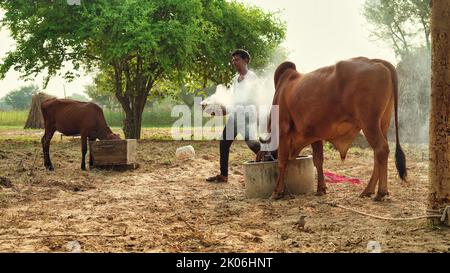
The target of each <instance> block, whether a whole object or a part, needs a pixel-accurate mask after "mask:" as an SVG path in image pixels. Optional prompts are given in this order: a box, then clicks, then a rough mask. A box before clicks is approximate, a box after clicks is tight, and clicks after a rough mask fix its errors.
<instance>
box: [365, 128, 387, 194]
mask: <svg viewBox="0 0 450 273" xmlns="http://www.w3.org/2000/svg"><path fill="white" fill-rule="evenodd" d="M363 131H364V135H365V136H366V138H367V142H369V144H370V146H372V148H373V151H374V160H375V164H374V173H375V172H376V170H375V169H377V170H378V181H379V182H378V192H377V195H376V196H375V199H374V200H375V201H381V200H382V199H383V197H384V196H386V195H389V192H388V190H387V160H388V157H389V145H388V143H387V141H386V138H385V137H384V135H383V133H382V131H381V128H380V127H377V128H369V129H365V130H364V129H363ZM375 175H376V174H375ZM369 186H370V183H369ZM372 186H373V185H372ZM373 187H374V186H373ZM369 190H370V189H369Z"/></svg>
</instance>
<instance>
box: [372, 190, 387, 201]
mask: <svg viewBox="0 0 450 273" xmlns="http://www.w3.org/2000/svg"><path fill="white" fill-rule="evenodd" d="M386 196H389V193H387V192H386V193H377V195H375V198H374V199H373V201H375V202H381V201H384V199H385V197H386Z"/></svg>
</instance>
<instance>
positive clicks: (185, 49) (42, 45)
mask: <svg viewBox="0 0 450 273" xmlns="http://www.w3.org/2000/svg"><path fill="white" fill-rule="evenodd" d="M0 7H1V8H3V9H4V10H5V11H6V13H5V16H4V18H3V20H2V26H4V27H8V28H9V29H10V31H11V35H12V37H13V38H14V40H15V41H16V44H17V47H16V49H15V50H14V51H12V52H9V53H8V55H7V56H6V58H5V59H4V60H3V62H2V63H1V65H0V78H2V77H4V76H5V75H6V73H7V72H8V71H9V69H11V68H14V69H15V70H16V71H19V72H21V74H22V76H23V77H25V78H30V77H33V76H35V75H36V74H38V73H40V72H42V71H46V72H47V73H48V77H46V79H45V83H44V84H46V83H47V82H48V80H49V78H50V77H52V76H54V75H57V74H61V73H63V71H64V64H65V63H66V62H69V63H71V65H72V66H73V67H74V69H79V68H81V67H84V68H85V69H87V70H91V69H94V68H96V69H99V70H100V71H102V72H104V73H105V75H104V77H105V80H106V81H108V82H109V83H108V84H107V85H105V86H104V87H105V88H104V90H108V91H109V92H114V94H115V96H116V98H117V100H118V101H119V102H120V104H121V106H122V108H123V109H124V112H125V115H126V118H125V124H124V131H125V134H126V136H127V137H133V138H139V136H140V125H141V121H142V118H141V117H142V112H143V110H144V106H145V104H146V102H147V98H148V97H149V96H154V97H157V96H158V93H162V94H166V93H170V92H175V91H176V90H178V89H179V86H181V85H185V86H186V87H188V88H189V89H195V88H197V89H198V88H199V87H203V88H204V87H206V86H208V85H209V83H208V82H212V83H228V82H229V81H230V79H231V76H232V74H233V71H232V69H231V66H230V64H229V59H230V56H229V55H230V52H231V51H232V50H233V49H235V48H246V49H247V50H249V51H250V52H251V54H252V55H253V57H254V61H253V66H254V67H255V68H258V67H262V66H264V64H266V63H267V62H268V60H269V56H270V55H271V53H272V52H273V51H274V50H275V48H276V47H277V46H278V44H279V43H280V42H281V41H282V40H283V39H284V35H285V25H284V24H283V23H282V22H280V21H279V20H278V19H277V18H276V16H275V15H274V14H271V13H264V12H263V11H261V10H259V9H257V8H250V7H246V6H244V5H243V4H239V3H236V2H228V1H225V0H182V1H181V0H92V1H81V5H68V4H67V1H66V0H54V1H40V0H17V1H6V0H0ZM63 76H64V77H65V78H67V79H72V78H73V77H75V76H76V75H75V74H74V72H73V71H67V72H66V73H65V74H64V75H63ZM110 82H112V83H113V84H112V85H111V84H110Z"/></svg>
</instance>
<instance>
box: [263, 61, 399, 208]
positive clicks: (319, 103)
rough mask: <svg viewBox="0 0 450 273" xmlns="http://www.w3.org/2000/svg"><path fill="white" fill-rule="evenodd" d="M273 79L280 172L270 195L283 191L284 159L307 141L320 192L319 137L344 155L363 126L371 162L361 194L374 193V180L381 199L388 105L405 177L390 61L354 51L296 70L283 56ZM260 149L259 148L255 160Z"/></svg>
mask: <svg viewBox="0 0 450 273" xmlns="http://www.w3.org/2000/svg"><path fill="white" fill-rule="evenodd" d="M274 80H275V88H276V91H275V96H274V99H273V105H279V125H278V126H276V127H275V128H277V130H278V133H279V146H278V168H279V175H278V179H277V185H276V187H275V190H274V192H273V194H272V198H274V199H277V198H281V197H282V196H283V193H284V181H283V179H284V173H285V169H286V164H287V161H288V160H293V159H295V158H296V157H297V155H298V154H299V153H300V151H301V150H302V149H303V148H305V147H306V146H308V145H310V144H311V145H312V149H313V161H314V165H315V167H316V168H317V173H318V184H317V194H318V195H322V194H325V193H326V186H325V181H324V176H323V168H322V165H323V140H327V141H329V142H331V143H333V144H334V146H335V147H336V149H337V150H338V151H339V152H340V155H341V158H342V159H345V157H346V155H347V151H348V148H349V147H350V145H351V143H352V141H353V139H354V138H355V137H356V135H357V134H358V132H359V131H360V130H361V129H362V131H363V133H364V136H365V137H366V139H367V141H368V142H369V144H370V146H371V147H372V148H373V151H374V167H373V172H372V177H371V178H370V182H369V184H368V185H367V187H366V189H365V190H364V191H363V192H362V194H361V197H370V196H371V195H372V194H374V193H375V187H376V185H377V182H378V192H377V195H376V197H375V200H382V198H383V197H384V196H386V195H388V194H389V193H388V186H387V162H388V156H389V146H388V142H387V133H388V129H389V124H390V120H391V113H392V110H393V109H394V110H395V135H396V151H395V159H396V166H397V170H398V173H399V176H400V178H401V179H402V180H405V179H406V163H405V155H404V153H403V151H402V149H401V147H400V141H399V136H398V118H397V108H398V107H397V105H398V79H397V73H396V71H395V67H394V66H393V65H392V64H390V63H389V62H387V61H384V60H378V59H373V60H370V59H367V58H363V57H359V58H354V59H350V60H346V61H341V62H338V63H337V64H336V65H333V66H329V67H324V68H321V69H318V70H316V71H313V72H311V73H307V74H300V73H299V72H297V70H296V67H295V64H293V63H291V62H285V63H283V64H281V65H280V66H279V67H278V68H277V70H276V71H275V75H274ZM268 130H270V124H269V126H268ZM272 135H273V134H272ZM264 153H265V152H260V154H258V157H257V161H259V160H260V159H261V158H263V156H264Z"/></svg>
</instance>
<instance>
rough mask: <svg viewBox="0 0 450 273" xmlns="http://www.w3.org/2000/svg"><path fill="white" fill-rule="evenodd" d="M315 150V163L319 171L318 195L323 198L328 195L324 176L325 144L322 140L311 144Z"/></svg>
mask: <svg viewBox="0 0 450 273" xmlns="http://www.w3.org/2000/svg"><path fill="white" fill-rule="evenodd" d="M311 146H312V150H313V162H314V166H315V167H316V170H317V193H316V194H317V195H318V196H322V195H324V194H326V193H327V191H326V190H327V186H326V185H325V178H324V176H323V142H322V140H320V141H317V142H314V143H313V144H311Z"/></svg>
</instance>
